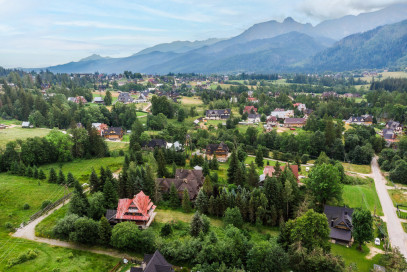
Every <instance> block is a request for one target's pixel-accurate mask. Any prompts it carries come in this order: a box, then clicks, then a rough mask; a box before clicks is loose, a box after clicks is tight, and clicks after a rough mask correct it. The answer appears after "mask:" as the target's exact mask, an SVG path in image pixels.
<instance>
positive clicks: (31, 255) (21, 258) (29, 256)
mask: <svg viewBox="0 0 407 272" xmlns="http://www.w3.org/2000/svg"><path fill="white" fill-rule="evenodd" d="M37 256H38V251H37V250H36V249H34V250H32V249H29V250H28V251H27V252H25V253H21V254H20V255H18V257H17V258H12V259H10V260H8V263H7V267H8V268H10V267H13V266H15V265H17V264H21V263H24V262H26V261H29V260H33V259H35V258H37Z"/></svg>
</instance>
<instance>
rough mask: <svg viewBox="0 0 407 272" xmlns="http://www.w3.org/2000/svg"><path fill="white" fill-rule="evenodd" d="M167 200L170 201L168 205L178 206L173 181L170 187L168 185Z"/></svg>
mask: <svg viewBox="0 0 407 272" xmlns="http://www.w3.org/2000/svg"><path fill="white" fill-rule="evenodd" d="M169 201H170V206H171V207H172V208H174V209H176V208H178V207H179V198H178V192H177V189H176V188H175V185H174V183H172V184H171V187H170V196H169Z"/></svg>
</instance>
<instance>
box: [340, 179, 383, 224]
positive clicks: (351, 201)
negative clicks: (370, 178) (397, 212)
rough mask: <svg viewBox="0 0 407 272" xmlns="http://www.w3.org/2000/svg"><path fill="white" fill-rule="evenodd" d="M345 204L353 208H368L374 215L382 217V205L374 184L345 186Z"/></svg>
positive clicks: (343, 195)
mask: <svg viewBox="0 0 407 272" xmlns="http://www.w3.org/2000/svg"><path fill="white" fill-rule="evenodd" d="M342 197H343V204H345V205H347V206H349V207H351V208H357V207H366V208H367V209H368V210H370V211H371V212H372V213H373V212H375V208H376V214H377V215H380V216H382V215H383V211H382V205H381V204H380V201H379V198H378V196H377V193H376V188H375V186H374V183H373V182H371V183H369V184H366V185H345V186H344V187H343V194H342Z"/></svg>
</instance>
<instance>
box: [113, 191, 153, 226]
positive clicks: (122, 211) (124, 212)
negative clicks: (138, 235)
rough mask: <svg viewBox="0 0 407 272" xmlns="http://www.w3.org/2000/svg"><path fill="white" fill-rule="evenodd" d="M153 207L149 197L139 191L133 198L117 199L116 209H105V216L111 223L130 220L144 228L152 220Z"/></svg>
mask: <svg viewBox="0 0 407 272" xmlns="http://www.w3.org/2000/svg"><path fill="white" fill-rule="evenodd" d="M155 208H156V206H155V205H154V203H153V202H152V201H151V199H150V197H149V196H147V195H145V194H144V193H143V191H140V193H138V194H137V195H135V196H134V198H122V199H119V203H118V204H117V210H107V211H106V218H107V220H109V222H110V223H111V224H117V223H120V222H126V221H130V222H134V223H135V224H137V225H138V226H139V227H140V228H142V229H145V228H148V227H149V226H150V224H151V222H153V220H154V217H155V215H156V213H155V212H154V210H155Z"/></svg>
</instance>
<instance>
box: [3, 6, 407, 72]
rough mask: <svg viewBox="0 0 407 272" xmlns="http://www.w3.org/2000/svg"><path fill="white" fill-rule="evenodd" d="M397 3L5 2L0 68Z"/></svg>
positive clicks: (118, 53) (116, 53)
mask: <svg viewBox="0 0 407 272" xmlns="http://www.w3.org/2000/svg"><path fill="white" fill-rule="evenodd" d="M85 2H86V3H85ZM395 3H407V0H329V1H328V0H245V1H243V0H205V1H202V0H149V1H136V0H127V1H126V0H116V1H106V0H98V1H93V0H87V1H79V0H70V1H52V0H47V1H46V0H37V1H32V0H15V1H11V0H0V18H1V19H0V66H3V67H7V68H11V67H45V66H49V65H56V64H61V63H66V62H69V61H77V60H79V59H81V58H84V57H87V56H89V55H91V54H94V53H96V54H100V55H102V56H110V57H123V56H129V55H131V54H134V53H136V52H138V51H140V50H142V49H144V48H146V47H149V46H152V45H155V44H159V43H163V42H171V41H175V40H190V41H193V40H204V39H208V38H213V37H216V38H227V37H232V36H235V35H238V34H240V33H241V32H242V31H244V30H245V29H247V28H248V27H250V26H252V25H253V24H255V23H259V22H264V21H268V20H272V19H274V20H277V21H282V20H283V19H284V18H285V17H288V16H291V17H293V18H294V19H295V20H297V21H299V22H302V23H306V22H309V23H312V24H313V25H315V24H318V23H319V22H321V21H322V20H326V19H333V18H339V17H342V16H344V15H348V14H352V15H357V14H359V13H362V12H369V11H374V10H377V9H381V8H384V7H386V6H389V5H391V4H395Z"/></svg>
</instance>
